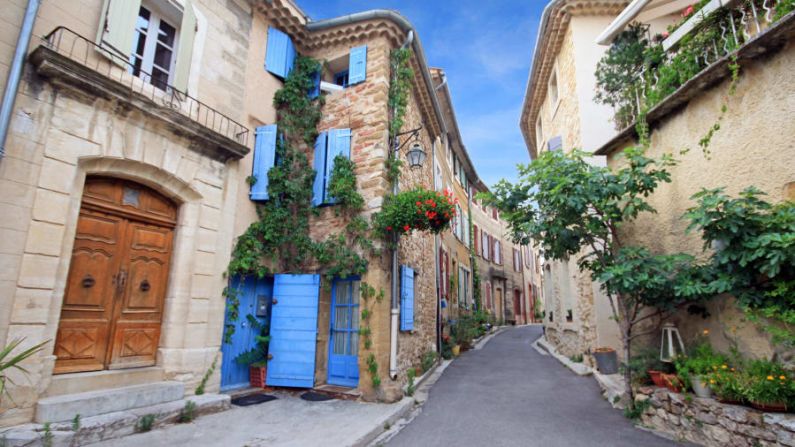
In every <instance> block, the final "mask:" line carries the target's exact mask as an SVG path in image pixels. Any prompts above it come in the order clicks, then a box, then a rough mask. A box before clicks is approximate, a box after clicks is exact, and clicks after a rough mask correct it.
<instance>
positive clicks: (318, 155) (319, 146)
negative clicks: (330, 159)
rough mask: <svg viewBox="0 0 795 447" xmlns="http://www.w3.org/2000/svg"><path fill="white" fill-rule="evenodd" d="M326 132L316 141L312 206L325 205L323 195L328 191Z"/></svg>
mask: <svg viewBox="0 0 795 447" xmlns="http://www.w3.org/2000/svg"><path fill="white" fill-rule="evenodd" d="M327 139H328V135H327V134H326V132H320V135H318V136H317V140H316V141H315V163H314V165H312V167H313V168H314V169H315V183H314V184H313V185H312V206H318V205H320V204H322V203H323V195H324V194H323V193H324V192H325V191H326V182H325V178H326V140H327Z"/></svg>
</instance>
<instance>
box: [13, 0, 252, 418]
mask: <svg viewBox="0 0 795 447" xmlns="http://www.w3.org/2000/svg"><path fill="white" fill-rule="evenodd" d="M25 3H26V2H24V1H21V0H12V1H11V2H8V3H6V4H4V7H3V8H2V11H3V12H2V14H3V19H4V21H3V26H2V27H0V41H2V44H3V45H2V48H3V51H2V53H0V65H2V66H3V69H2V70H0V72H2V76H3V80H5V74H6V72H7V64H8V61H9V60H10V52H12V51H13V45H15V44H16V36H17V33H18V28H19V24H20V22H21V17H22V13H23V10H24V4H25ZM238 3H241V2H230V4H229V5H228V6H226V7H219V6H218V4H217V3H216V2H215V1H213V0H206V1H205V0H196V1H194V2H193V4H194V7H195V9H196V12H197V15H198V16H199V26H200V28H201V29H200V32H199V33H198V34H197V42H196V45H195V47H194V58H193V61H194V65H193V66H192V71H191V82H190V85H191V86H193V87H189V88H190V90H191V91H190V93H191V94H192V95H194V96H198V97H199V98H200V99H201V100H202V101H204V102H205V103H208V104H209V105H210V106H212V107H214V108H216V109H218V110H219V111H220V112H222V113H225V114H227V116H231V117H232V118H233V119H236V120H240V117H242V116H244V108H245V107H244V103H243V97H244V88H243V85H242V83H241V82H240V80H241V79H242V78H243V75H244V73H243V67H244V65H245V63H246V60H245V54H246V51H247V36H248V28H249V25H250V16H249V15H248V14H249V13H248V11H247V10H246V9H245V7H242V6H241V5H240V4H238ZM101 6H102V1H101V0H81V1H80V2H79V7H75V4H73V3H71V2H58V1H54V0H45V1H44V2H42V5H41V8H40V10H39V14H38V16H37V21H36V25H35V28H34V35H35V36H42V35H44V34H46V33H48V32H50V31H51V30H53V29H54V28H55V27H56V26H59V25H64V26H67V27H69V28H71V29H72V30H74V31H76V32H77V33H79V34H81V35H83V36H85V37H87V38H89V39H90V40H93V39H94V37H95V36H96V33H97V26H98V23H99V15H100V9H101ZM40 43H41V40H39V39H38V38H37V37H34V39H33V40H32V41H31V49H34V48H36V47H37V46H38V45H39V44H40ZM90 56H91V57H100V56H98V54H93V53H92V54H91V55H90ZM222 57H223V60H224V64H219V63H218V60H220V58H222ZM197 62H200V64H196V63H197ZM103 67H104V66H103ZM148 88H149V89H151V87H148ZM144 90H146V88H144ZM6 143H7V144H6V149H7V154H6V156H5V157H4V158H3V159H2V161H0V191H2V194H0V303H2V309H1V310H0V340H2V341H3V342H6V341H8V340H11V339H13V338H17V337H26V341H25V344H34V343H37V342H40V341H44V340H53V339H54V338H55V335H56V331H57V328H58V321H59V317H60V312H61V302H62V298H63V293H64V289H65V285H66V284H65V283H66V275H67V273H68V270H69V264H70V260H71V250H72V246H73V241H74V235H75V225H76V222H77V215H78V210H79V207H80V200H81V197H82V190H83V182H84V179H85V177H86V176H87V175H91V174H103V175H109V176H117V177H123V178H127V179H131V180H134V181H137V182H140V183H142V184H144V185H147V186H150V187H152V188H154V189H156V190H158V191H160V192H161V193H163V194H165V195H166V196H168V197H171V198H173V199H174V200H175V201H176V202H177V203H178V204H179V210H178V227H177V228H176V230H175V236H174V238H175V239H174V252H173V256H172V260H171V270H170V276H169V283H168V288H167V295H166V301H165V309H164V315H163V329H162V334H161V338H160V347H159V350H158V355H157V361H156V364H157V366H158V367H160V368H162V370H163V371H164V377H165V378H168V379H173V380H180V381H183V382H185V383H186V392H188V393H192V392H193V389H194V387H195V385H196V384H197V383H198V381H199V380H200V379H201V377H202V375H203V374H204V372H205V371H206V370H207V368H208V367H209V365H210V364H211V363H212V361H213V359H214V358H215V356H216V354H217V353H218V350H219V346H220V342H221V337H220V335H221V330H222V325H223V315H224V308H225V305H224V302H223V300H222V298H221V292H222V290H223V287H224V284H225V281H224V279H223V278H222V276H221V272H223V271H224V269H225V267H226V264H227V263H228V259H229V247H231V244H232V240H233V236H234V233H233V232H232V228H233V223H234V215H235V208H236V202H237V200H238V192H239V191H238V185H239V184H241V182H240V181H239V180H240V176H239V175H238V165H237V163H236V162H234V161H228V162H223V161H219V160H218V159H214V158H212V157H210V156H207V155H201V154H200V153H199V152H197V151H195V148H196V147H199V146H201V144H202V143H199V144H198V146H197V142H196V141H195V140H189V139H188V138H186V137H184V136H180V135H177V134H176V133H175V132H174V131H173V130H171V129H170V128H169V127H167V126H166V125H165V123H163V122H162V121H160V120H158V119H155V118H152V117H150V116H149V115H146V114H144V113H142V112H141V111H140V110H138V109H135V108H132V109H129V108H126V107H125V106H122V105H120V104H119V103H118V102H117V101H116V100H110V99H105V98H98V97H97V96H94V95H93V94H89V93H86V92H85V91H83V90H81V89H80V88H76V87H72V86H68V87H67V86H64V85H60V84H54V83H52V82H50V81H48V80H47V79H45V78H42V77H41V76H39V75H38V74H36V73H35V70H34V68H33V66H32V65H30V64H27V65H26V66H25V72H24V74H23V81H22V83H21V85H20V90H19V94H18V96H17V100H16V104H15V111H14V115H13V117H12V120H11V130H10V134H9V137H8V140H7V142H6ZM249 145H253V138H250V139H249ZM242 177H245V174H244V175H242ZM52 352H53V346H52V343H50V344H48V345H46V346H45V348H44V351H43V352H42V353H41V354H40V355H37V356H36V357H34V358H32V359H31V360H30V361H29V362H28V369H29V370H30V371H31V374H30V376H29V378H23V377H14V380H15V381H16V383H17V384H19V385H20V386H19V387H17V388H16V389H14V390H13V391H12V393H13V395H14V402H13V403H11V402H10V401H8V400H5V399H4V401H3V405H4V406H11V407H13V406H16V408H12V409H9V410H8V411H5V412H4V413H3V415H2V417H1V418H0V425H9V424H13V423H18V422H25V421H27V420H29V419H30V418H31V417H32V414H33V408H34V407H33V405H34V403H35V402H36V400H37V399H38V397H39V396H40V395H42V394H43V393H45V392H46V390H47V388H48V385H49V383H50V379H51V374H52V369H53V365H54V360H55V357H54V356H53V355H52ZM219 361H220V360H219ZM121 383H122V384H123V380H122V382H121ZM218 384H219V376H218V373H217V371H216V374H215V375H214V376H213V377H212V378H211V380H210V381H209V383H208V386H207V389H208V391H213V390H217V389H218ZM87 386H88V387H89V388H90V384H89V385H87Z"/></svg>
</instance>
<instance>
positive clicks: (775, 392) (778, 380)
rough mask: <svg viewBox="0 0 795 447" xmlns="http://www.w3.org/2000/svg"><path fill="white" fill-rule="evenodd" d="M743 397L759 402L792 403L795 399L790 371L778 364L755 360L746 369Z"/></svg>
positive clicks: (794, 389) (794, 387) (794, 388)
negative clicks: (746, 375)
mask: <svg viewBox="0 0 795 447" xmlns="http://www.w3.org/2000/svg"><path fill="white" fill-rule="evenodd" d="M747 374H748V377H747V383H746V386H745V393H744V394H745V397H746V398H747V399H748V400H749V401H750V402H753V403H759V404H787V405H788V406H789V405H792V403H793V400H794V399H795V386H794V385H793V383H792V377H791V376H790V373H789V372H788V371H786V370H785V369H784V368H783V367H782V366H781V365H780V364H777V363H773V362H769V361H765V360H757V361H754V362H752V363H751V365H750V366H749V368H748V371H747Z"/></svg>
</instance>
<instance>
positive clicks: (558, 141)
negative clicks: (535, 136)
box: [547, 136, 563, 151]
mask: <svg viewBox="0 0 795 447" xmlns="http://www.w3.org/2000/svg"><path fill="white" fill-rule="evenodd" d="M562 147H563V138H561V137H560V136H557V137H552V138H550V139H549V142H547V149H549V150H550V151H556V150H558V149H561V148H562Z"/></svg>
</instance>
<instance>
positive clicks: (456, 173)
mask: <svg viewBox="0 0 795 447" xmlns="http://www.w3.org/2000/svg"><path fill="white" fill-rule="evenodd" d="M459 171H460V168H459V165H458V157H456V156H455V155H453V177H455V179H456V180H458V182H459V183H461V178H460V177H459V174H460V172H459Z"/></svg>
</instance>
